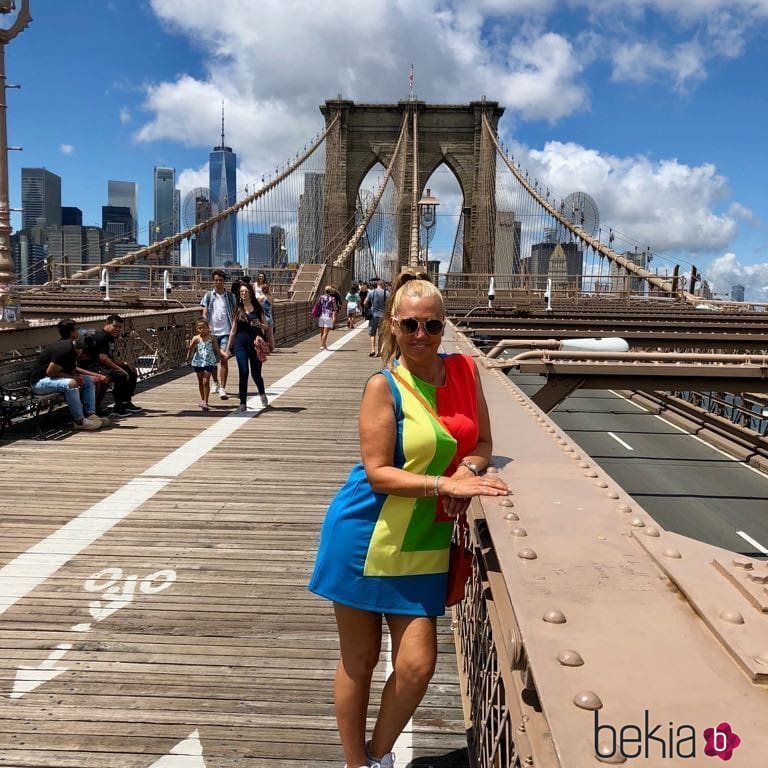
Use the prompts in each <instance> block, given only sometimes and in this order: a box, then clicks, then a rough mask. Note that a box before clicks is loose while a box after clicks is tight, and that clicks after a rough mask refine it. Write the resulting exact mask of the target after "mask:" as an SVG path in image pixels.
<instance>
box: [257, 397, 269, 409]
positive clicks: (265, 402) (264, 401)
mask: <svg viewBox="0 0 768 768" xmlns="http://www.w3.org/2000/svg"><path fill="white" fill-rule="evenodd" d="M259 400H261V407H262V408H266V407H267V406H268V405H269V398H268V397H267V396H266V395H259Z"/></svg>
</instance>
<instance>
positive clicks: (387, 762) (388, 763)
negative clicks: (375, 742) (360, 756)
mask: <svg viewBox="0 0 768 768" xmlns="http://www.w3.org/2000/svg"><path fill="white" fill-rule="evenodd" d="M365 751H366V753H367V754H368V768H395V753H394V752H387V754H386V755H382V756H381V757H372V756H371V740H370V739H369V740H368V741H366V742H365Z"/></svg>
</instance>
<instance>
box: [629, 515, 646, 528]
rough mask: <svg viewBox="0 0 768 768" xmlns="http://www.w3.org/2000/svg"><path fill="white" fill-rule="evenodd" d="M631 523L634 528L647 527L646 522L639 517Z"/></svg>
mask: <svg viewBox="0 0 768 768" xmlns="http://www.w3.org/2000/svg"><path fill="white" fill-rule="evenodd" d="M630 525H631V526H632V527H633V528H645V523H644V522H643V521H642V520H641V519H640V518H639V517H636V518H635V519H634V520H633V521H632V522H631V523H630Z"/></svg>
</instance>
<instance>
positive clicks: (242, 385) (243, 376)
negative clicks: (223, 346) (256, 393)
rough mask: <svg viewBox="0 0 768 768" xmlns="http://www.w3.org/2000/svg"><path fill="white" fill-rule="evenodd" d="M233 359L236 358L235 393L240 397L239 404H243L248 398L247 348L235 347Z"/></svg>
mask: <svg viewBox="0 0 768 768" xmlns="http://www.w3.org/2000/svg"><path fill="white" fill-rule="evenodd" d="M235 360H237V372H238V374H239V375H238V379H237V394H238V396H239V398H240V404H241V405H245V401H246V400H247V399H248V350H247V349H242V348H239V349H236V350H235Z"/></svg>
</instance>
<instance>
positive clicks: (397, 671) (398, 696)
mask: <svg viewBox="0 0 768 768" xmlns="http://www.w3.org/2000/svg"><path fill="white" fill-rule="evenodd" d="M387 624H388V626H389V633H390V635H391V636H392V668H393V671H392V674H391V675H390V676H389V679H388V680H387V683H386V685H385V686H384V690H383V691H382V693H381V707H380V708H379V716H378V718H377V720H376V727H375V728H374V729H373V738H372V739H371V746H370V750H371V755H372V756H373V757H382V756H383V755H385V754H387V753H388V752H390V751H391V750H392V747H393V746H394V744H395V742H396V741H397V737H398V736H399V735H400V734H401V733H402V731H403V728H405V726H406V725H407V723H408V721H409V720H410V719H411V717H412V716H413V713H414V712H415V711H416V707H418V706H419V704H420V703H421V700H422V699H423V698H424V694H425V693H426V692H427V686H428V685H429V681H430V680H431V679H432V675H433V674H434V673H435V664H436V662H437V629H436V627H437V625H436V622H435V619H434V618H432V617H429V616H387Z"/></svg>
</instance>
